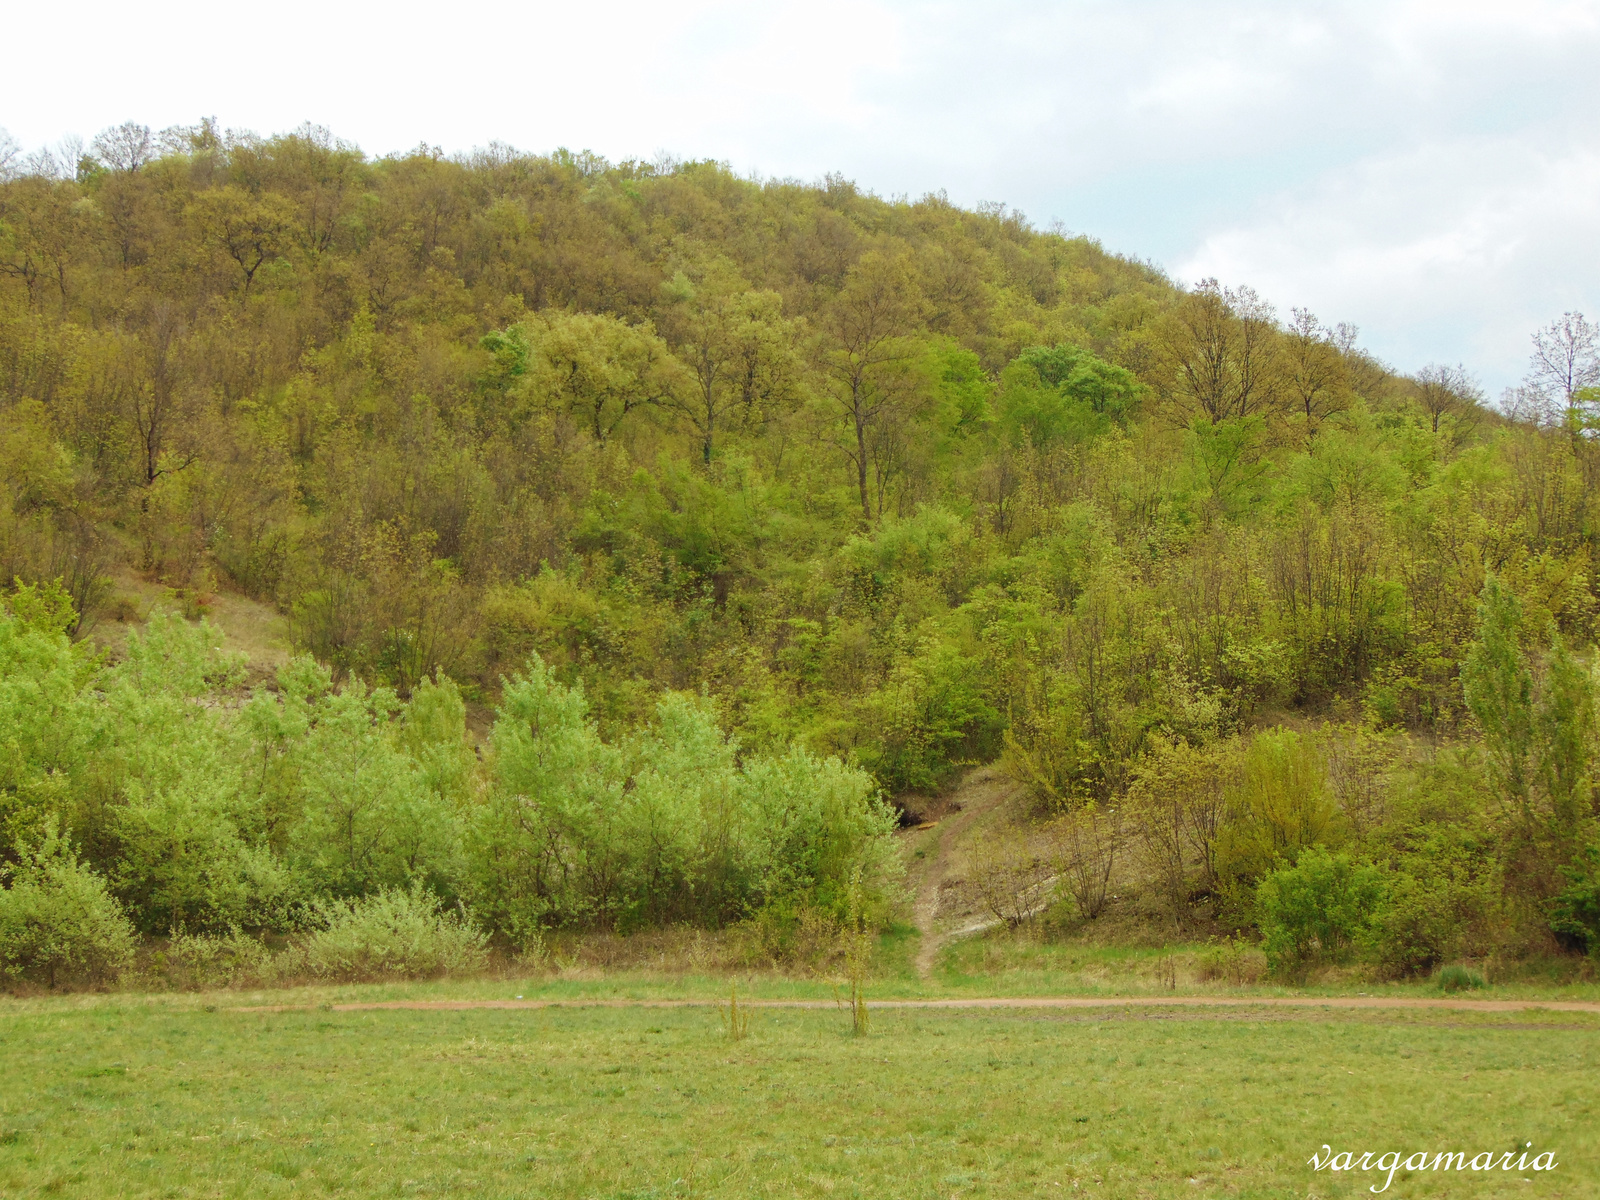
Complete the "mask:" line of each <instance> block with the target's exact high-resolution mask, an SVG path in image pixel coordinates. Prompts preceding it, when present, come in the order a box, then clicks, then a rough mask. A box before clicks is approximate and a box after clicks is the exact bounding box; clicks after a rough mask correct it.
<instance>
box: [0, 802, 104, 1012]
mask: <svg viewBox="0 0 1600 1200" xmlns="http://www.w3.org/2000/svg"><path fill="white" fill-rule="evenodd" d="M133 945H134V937H133V926H132V925H131V924H129V922H128V918H127V917H126V916H124V915H123V912H122V907H121V906H120V905H119V904H118V903H117V901H116V899H115V898H114V897H113V896H112V895H111V893H110V892H109V891H107V890H106V884H105V880H103V879H101V878H100V876H98V875H96V874H95V873H94V872H93V871H92V870H90V869H89V868H88V867H87V866H85V865H83V864H82V863H80V862H79V861H78V859H77V856H76V855H75V854H74V853H73V852H72V850H71V848H70V847H69V846H68V845H67V843H66V841H65V840H64V839H63V838H61V837H60V835H59V834H58V833H57V832H56V830H55V827H54V825H53V824H52V825H51V826H50V827H48V828H47V829H46V831H45V836H44V839H43V841H42V842H41V843H40V844H39V845H38V846H37V847H34V848H32V849H31V850H29V851H28V852H26V853H25V855H24V857H23V861H22V863H21V864H20V865H19V866H17V867H16V868H15V869H14V871H13V878H12V882H11V886H10V887H9V888H6V889H4V890H0V969H3V970H4V971H5V973H6V974H7V975H9V976H11V977H12V978H13V979H18V978H20V979H28V980H32V981H34V982H36V983H43V984H45V985H47V986H49V987H52V988H53V987H55V986H57V985H58V984H64V983H67V982H78V983H87V984H100V983H107V982H110V981H112V980H114V979H116V978H117V977H118V976H119V975H121V973H122V971H123V969H124V968H125V967H126V966H127V965H128V962H129V960H130V959H131V958H132V957H133Z"/></svg>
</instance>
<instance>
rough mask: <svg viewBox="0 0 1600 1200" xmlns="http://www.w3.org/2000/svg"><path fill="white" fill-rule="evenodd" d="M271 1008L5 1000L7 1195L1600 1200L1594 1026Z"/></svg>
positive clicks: (1036, 1011)
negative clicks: (1469, 1161)
mask: <svg viewBox="0 0 1600 1200" xmlns="http://www.w3.org/2000/svg"><path fill="white" fill-rule="evenodd" d="M441 986H448V985H441ZM524 986H526V988H527V993H525V999H540V998H541V997H539V996H535V995H531V994H528V993H532V992H533V989H534V988H535V987H536V986H546V985H535V984H532V983H530V984H527V985H524ZM513 988H515V989H516V990H517V991H522V990H523V987H522V986H519V985H516V984H514V983H500V984H495V985H491V984H488V983H480V984H477V985H475V987H474V989H473V990H476V991H478V992H479V993H488V992H491V991H494V992H498V993H499V995H500V997H501V998H504V999H507V1000H509V999H511V996H512V995H513V994H514V993H513V991H512V989H513ZM409 990H410V991H412V992H413V993H417V994H426V993H429V992H431V993H432V994H433V995H435V996H438V995H439V993H440V990H441V989H440V988H439V987H436V988H429V989H419V988H412V989H409ZM452 990H454V989H452ZM546 990H547V992H548V993H549V996H548V997H544V998H555V997H558V996H560V995H561V994H562V990H561V989H560V988H555V987H550V986H546ZM608 990H609V989H608ZM265 998H267V997H266V996H261V997H244V996H230V995H214V996H210V997H204V996H202V997H188V996H177V997H135V996H107V997H68V998H59V999H49V1000H8V1001H5V1002H3V1003H0V1068H3V1070H4V1078H5V1081H6V1087H5V1089H4V1091H3V1093H0V1192H3V1193H4V1194H5V1195H7V1196H13V1195H14V1196H44V1195H51V1196H81V1197H94V1198H96V1200H101V1198H108V1200H109V1198H121V1197H130V1198H131V1197H178V1196H216V1197H241V1198H242V1197H250V1198H252V1200H255V1198H259V1197H273V1196H285V1197H287V1196H303V1195H317V1196H351V1197H366V1196H452V1197H456V1196H485V1197H512V1196H528V1197H541V1198H543V1197H574V1198H577V1197H607V1198H618V1200H620V1198H624V1197H627V1198H630V1200H644V1198H646V1197H649V1198H656V1200H666V1198H676V1197H681V1198H684V1200H687V1198H688V1197H701V1196H704V1197H748V1196H762V1197H765V1196H772V1197H790V1196H805V1197H827V1198H829V1200H838V1198H842V1197H870V1198H872V1200H880V1198H886V1197H915V1198H928V1200H933V1198H935V1197H937V1198H939V1200H948V1198H949V1197H951V1196H956V1197H997V1198H998V1197H1005V1198H1008V1200H1009V1198H1011V1197H1031V1196H1066V1195H1069V1194H1070V1195H1077V1196H1104V1197H1126V1198H1128V1200H1132V1198H1134V1197H1152V1198H1156V1200H1162V1198H1167V1197H1185V1198H1193V1197H1207V1198H1209V1197H1218V1196H1229V1197H1240V1198H1249V1197H1268V1196H1272V1197H1289V1196H1295V1197H1303V1196H1306V1195H1308V1194H1310V1195H1314V1196H1318V1197H1331V1196H1351V1197H1353V1196H1356V1195H1367V1194H1369V1193H1368V1192H1367V1190H1366V1189H1367V1188H1368V1187H1369V1186H1373V1185H1374V1184H1381V1183H1382V1177H1381V1176H1374V1175H1372V1174H1371V1173H1368V1174H1360V1173H1345V1174H1343V1175H1333V1174H1330V1173H1329V1172H1326V1171H1324V1172H1321V1173H1314V1172H1313V1171H1312V1170H1311V1169H1310V1168H1309V1167H1308V1166H1307V1165H1306V1160H1307V1158H1309V1157H1310V1156H1311V1155H1312V1154H1313V1153H1315V1152H1317V1151H1318V1150H1319V1149H1320V1147H1321V1146H1322V1145H1323V1144H1324V1143H1329V1144H1331V1145H1333V1146H1334V1148H1335V1149H1351V1150H1354V1151H1356V1152H1357V1153H1358V1154H1359V1153H1360V1152H1361V1151H1363V1150H1372V1151H1376V1152H1380V1153H1381V1152H1383V1151H1386V1150H1391V1149H1393V1150H1399V1151H1402V1152H1404V1153H1411V1152H1413V1151H1416V1150H1421V1149H1427V1150H1429V1151H1430V1152H1436V1151H1444V1150H1450V1151H1454V1150H1461V1151H1465V1152H1466V1153H1467V1155H1468V1156H1469V1157H1470V1156H1471V1155H1473V1154H1475V1153H1478V1152H1480V1151H1494V1152H1496V1153H1497V1154H1498V1153H1500V1152H1502V1151H1504V1150H1509V1149H1511V1148H1512V1147H1521V1146H1523V1145H1524V1143H1527V1142H1532V1143H1533V1144H1534V1149H1535V1150H1536V1151H1538V1150H1551V1151H1553V1152H1554V1153H1555V1157H1556V1162H1557V1168H1556V1169H1555V1170H1554V1171H1551V1172H1549V1173H1545V1174H1533V1173H1531V1172H1527V1171H1523V1172H1516V1171H1509V1172H1506V1171H1495V1172H1493V1173H1487V1174H1486V1173H1482V1172H1479V1173H1476V1174H1472V1173H1469V1174H1466V1175H1465V1176H1463V1175H1459V1174H1457V1175H1450V1174H1443V1173H1433V1172H1426V1171H1424V1172H1418V1173H1415V1174H1406V1173H1402V1174H1397V1175H1396V1176H1395V1179H1394V1183H1393V1186H1392V1187H1391V1188H1390V1191H1389V1194H1390V1195H1392V1196H1403V1197H1444V1196H1460V1195H1471V1196H1472V1197H1474V1200H1489V1198H1493V1197H1512V1196H1514V1197H1533V1196H1538V1197H1570V1198H1573V1200H1576V1198H1578V1197H1583V1196H1592V1195H1595V1194H1597V1192H1600V1170H1597V1166H1596V1163H1597V1151H1600V1132H1597V1131H1600V1124H1597V1122H1596V1120H1595V1117H1596V1112H1595V1108H1596V1100H1597V1093H1596V1089H1595V1087H1594V1079H1595V1076H1596V1071H1597V1070H1600V1016H1596V1015H1594V1014H1592V1013H1570V1012H1568V1013H1562V1014H1560V1015H1559V1016H1556V1015H1553V1014H1550V1013H1524V1014H1504V1013H1481V1012H1462V1011H1453V1012H1437V1011H1433V1010H1417V1009H1410V1010H1406V1009H1400V1010H1396V1009H1388V1010H1383V1011H1378V1010H1370V1009H1348V1008H1344V1009H1336V1008H1321V1009H1298V1010H1294V1011H1286V1010H1283V1009H1268V1008H1265V1007H1262V1006H1260V1005H1256V1004H1245V1005H1240V1006H1237V1007H1228V1008H1222V1007H1215V1006H1212V1007H1205V1008H1199V1007H1181V1006H1178V1005H1175V1004H1173V1003H1171V1002H1170V1001H1169V1002H1163V1003H1161V1004H1148V1005H1143V1006H1138V1007H1135V1006H1131V1005H1121V1006H1118V1007H1114V1008H1112V1007H1102V1008H1098V1009H1081V1008H1079V1009H1066V1008H1043V1007H1039V1006H1034V1007H1020V1006H1018V1005H1016V1004H1015V1003H1009V1004H1008V1005H1007V1007H1004V1008H981V1009H973V1008H968V1009H952V1008H916V1009H912V1008H888V1007H879V1008H877V1009H875V1011H874V1012H873V1014H872V1025H871V1031H870V1033H869V1034H867V1035H866V1036H865V1037H854V1036H852V1035H851V1033H850V1022H849V1018H848V1015H847V1014H845V1013H843V1012H839V1011H832V1010H830V1009H822V1010H819V1009H815V1008H793V1007H788V1008H760V1009H758V1010H756V1011H754V1012H752V1014H751V1018H750V1027H749V1034H748V1036H746V1037H745V1038H744V1039H743V1040H740V1041H733V1040H730V1039H729V1037H728V1036H727V1034H726V1032H725V1026H724V1021H723V1015H722V1014H721V1013H719V1012H718V1011H717V1010H716V1009H715V1008H713V1007H710V1006H705V1007H688V1006H676V1007H639V1006H637V1005H634V1006H630V1007H610V1006H601V1005H594V1004H589V1005H585V1006H582V1007H536V1008H526V1007H522V1008H516V1009H508V1008H503V1007H492V1008H491V1007H485V1008H478V1009H475V1010H460V1009H457V1010H453V1011H427V1012H419V1011H414V1010H411V1009H404V1008H401V1009H395V1008H387V1009H373V1008H362V1009H360V1010H359V1011H356V1010H351V1009H346V1010H344V1011H339V1010H337V1009H332V1008H327V1007H311V1008H303V1009H299V1010H295V1011H277V1012H270V1011H254V1012H244V1011H239V1010H237V1009H230V1008H228V1007H226V1006H227V1005H228V1004H229V1003H238V1002H240V1001H246V1002H248V1001H250V1000H256V999H265ZM284 998H287V997H284ZM327 998H328V999H330V1000H331V999H335V998H337V999H340V1000H344V1001H350V1002H355V1003H360V1002H361V1001H362V1000H363V999H370V1000H381V999H385V998H388V995H387V993H386V991H385V989H381V988H367V989H342V990H341V991H340V992H339V993H337V995H336V996H335V995H334V994H332V993H330V994H328V996H327ZM482 998H484V999H488V998H490V997H489V996H487V995H483V996H482ZM569 998H576V997H570V996H569ZM315 999H316V997H315V996H313V1002H315ZM1524 1179H1531V1180H1532V1183H1531V1184H1530V1183H1528V1182H1524V1181H1523V1180H1524Z"/></svg>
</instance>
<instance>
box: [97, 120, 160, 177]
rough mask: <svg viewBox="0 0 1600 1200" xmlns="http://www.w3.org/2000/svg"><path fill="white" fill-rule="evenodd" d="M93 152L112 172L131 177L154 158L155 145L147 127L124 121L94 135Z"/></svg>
mask: <svg viewBox="0 0 1600 1200" xmlns="http://www.w3.org/2000/svg"><path fill="white" fill-rule="evenodd" d="M94 152H95V154H96V155H97V156H98V157H99V159H100V161H101V162H103V163H105V165H106V166H108V167H110V168H111V169H112V170H113V171H118V172H121V173H122V174H124V175H131V174H133V173H134V172H135V171H137V170H139V169H140V168H141V167H143V166H144V165H145V164H147V163H148V162H150V160H151V159H153V158H154V157H155V143H154V142H152V141H151V139H150V127H149V126H148V125H140V124H137V123H136V122H133V121H124V122H123V123H122V124H121V125H117V126H114V127H112V128H110V129H103V130H101V131H100V133H99V134H98V135H96V137H95V139H94Z"/></svg>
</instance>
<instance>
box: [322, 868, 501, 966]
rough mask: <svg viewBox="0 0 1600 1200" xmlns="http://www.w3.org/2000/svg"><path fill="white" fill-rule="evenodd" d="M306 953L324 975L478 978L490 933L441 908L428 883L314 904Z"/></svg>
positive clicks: (485, 956) (468, 920)
mask: <svg viewBox="0 0 1600 1200" xmlns="http://www.w3.org/2000/svg"><path fill="white" fill-rule="evenodd" d="M308 921H309V922H310V923H311V924H313V925H314V926H315V932H313V933H312V934H311V935H310V936H309V937H308V938H306V940H305V943H304V945H303V947H302V948H301V955H302V956H303V962H304V965H305V969H306V970H307V971H308V972H309V973H310V974H312V975H315V976H319V977H321V978H324V979H333V980H343V979H374V978H379V979H381V978H385V977H387V978H394V979H437V978H439V977H441V976H446V975H470V974H472V973H474V972H476V971H480V970H482V969H483V966H484V963H485V961H486V960H487V950H486V943H487V941H488V938H487V936H486V935H485V934H484V933H483V932H482V931H480V930H479V929H478V928H477V927H476V926H474V925H473V923H472V921H471V920H470V919H469V918H468V917H467V916H466V914H465V913H462V912H459V911H454V910H452V911H440V908H439V901H438V900H437V899H436V898H435V897H434V896H433V895H432V894H430V893H429V892H427V891H424V890H423V889H422V888H420V887H412V888H409V889H406V888H389V889H385V890H383V891H379V892H374V893H373V894H371V895H369V896H364V897H362V898H360V899H355V900H324V901H318V902H317V903H316V904H314V905H313V906H312V907H311V910H310V913H309V916H308Z"/></svg>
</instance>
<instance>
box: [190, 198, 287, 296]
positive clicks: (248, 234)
mask: <svg viewBox="0 0 1600 1200" xmlns="http://www.w3.org/2000/svg"><path fill="white" fill-rule="evenodd" d="M194 211H195V215H196V219H197V220H198V221H199V223H200V226H201V228H202V229H203V230H204V232H205V238H206V240H207V241H208V242H209V243H210V244H211V245H213V246H215V247H216V248H217V249H219V250H221V251H222V253H223V254H225V255H227V256H228V258H230V259H232V260H233V261H234V262H235V263H237V264H238V267H239V270H240V271H241V272H242V273H243V275H244V288H243V291H242V293H241V296H240V299H241V302H243V301H245V300H248V299H249V298H250V286H251V285H252V284H253V283H254V282H255V278H256V272H258V271H260V270H261V268H262V266H263V265H264V264H266V263H268V262H271V261H273V260H274V259H277V258H278V257H279V256H280V255H282V253H283V251H284V249H285V248H286V247H287V245H288V234H289V230H290V229H291V227H292V225H293V221H294V209H293V208H292V207H291V206H290V205H289V202H288V201H287V200H285V199H284V198H283V197H282V196H280V195H278V194H277V193H273V192H269V193H267V194H266V195H263V196H253V195H251V194H250V193H249V192H247V191H245V190H244V189H243V188H240V187H236V186H234V185H232V184H229V185H227V186H226V187H221V188H215V189H213V190H211V191H207V192H202V193H201V194H200V195H199V197H198V198H197V199H196V201H195V210H194Z"/></svg>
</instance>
